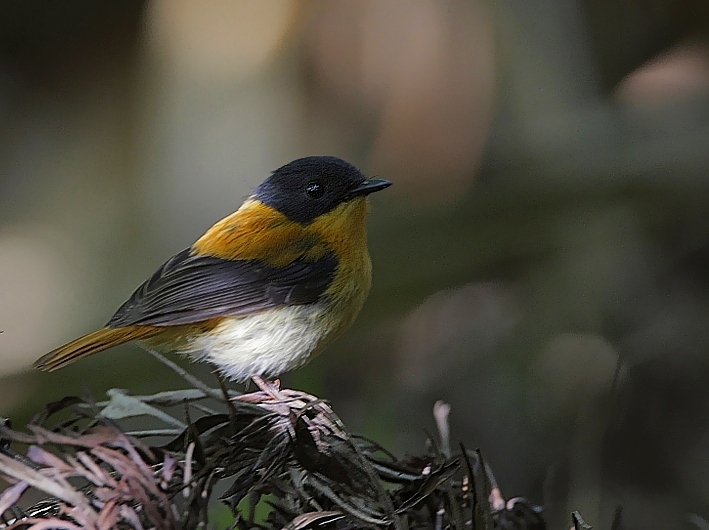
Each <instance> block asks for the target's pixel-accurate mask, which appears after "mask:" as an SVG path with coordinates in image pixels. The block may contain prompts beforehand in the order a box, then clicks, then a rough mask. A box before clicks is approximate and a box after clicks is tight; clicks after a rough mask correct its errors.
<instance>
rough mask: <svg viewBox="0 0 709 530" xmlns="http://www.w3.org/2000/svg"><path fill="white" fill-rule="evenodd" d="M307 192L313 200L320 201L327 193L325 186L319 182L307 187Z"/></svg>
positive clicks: (309, 184) (311, 183)
mask: <svg viewBox="0 0 709 530" xmlns="http://www.w3.org/2000/svg"><path fill="white" fill-rule="evenodd" d="M305 191H306V192H308V195H310V196H311V197H312V198H313V199H319V198H320V197H322V196H323V194H324V193H325V186H323V185H322V184H320V183H319V182H310V183H308V185H307V186H305Z"/></svg>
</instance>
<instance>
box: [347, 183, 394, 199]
mask: <svg viewBox="0 0 709 530" xmlns="http://www.w3.org/2000/svg"><path fill="white" fill-rule="evenodd" d="M389 186H391V182H389V181H388V180H384V179H367V180H365V181H364V182H362V183H361V184H359V185H358V186H357V187H356V188H353V189H351V190H350V193H349V197H348V198H349V199H354V198H355V197H359V196H360V195H369V194H370V193H374V192H375V191H379V190H383V189H384V188H388V187H389Z"/></svg>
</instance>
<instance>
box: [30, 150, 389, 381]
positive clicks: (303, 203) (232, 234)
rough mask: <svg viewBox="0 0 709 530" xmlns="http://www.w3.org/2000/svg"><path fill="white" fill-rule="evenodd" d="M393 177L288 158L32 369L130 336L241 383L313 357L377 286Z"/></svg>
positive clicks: (331, 161)
mask: <svg viewBox="0 0 709 530" xmlns="http://www.w3.org/2000/svg"><path fill="white" fill-rule="evenodd" d="M390 184H391V183H390V182H389V181H386V180H382V179H374V178H371V179H368V178H365V177H364V175H362V173H361V172H360V171H359V170H358V169H357V168H355V167H354V166H352V165H351V164H348V163H347V162H345V161H344V160H340V159H339V158H335V157H329V156H314V157H307V158H301V159H298V160H294V161H293V162H291V163H289V164H286V165H285V166H283V167H281V168H279V169H277V170H276V171H274V172H273V173H272V174H271V176H269V177H268V178H267V179H266V180H265V181H264V182H263V183H262V184H261V185H260V186H258V187H257V188H256V190H254V192H253V193H252V194H251V195H250V196H249V197H248V198H247V199H246V201H245V202H244V203H243V204H242V205H241V207H240V208H239V209H238V210H237V211H236V212H234V213H233V214H231V215H229V216H228V217H225V218H224V219H222V220H221V221H219V222H218V223H216V224H215V225H214V226H212V227H211V228H210V229H209V230H207V232H206V233H205V234H204V235H203V236H202V237H200V238H199V239H198V240H197V241H196V242H195V243H194V244H193V245H192V246H191V247H190V248H188V249H186V250H183V251H182V252H180V253H179V254H176V255H175V256H173V257H172V258H170V259H169V260H168V261H167V262H165V264H163V265H162V266H161V267H160V268H159V269H158V270H157V271H156V272H155V274H153V276H152V277H150V279H148V280H147V281H146V282H145V283H143V284H142V285H141V286H140V287H138V289H137V290H136V291H135V292H134V293H133V294H132V295H131V297H130V298H129V299H128V300H127V301H126V302H125V303H124V304H123V305H122V306H121V307H120V308H119V309H118V311H117V312H116V314H115V315H113V317H112V318H111V320H109V322H108V324H106V326H105V327H104V328H102V329H99V330H97V331H94V332H93V333H89V334H88V335H84V336H83V337H79V338H78V339H76V340H73V341H72V342H69V343H68V344H65V345H64V346H61V347H59V348H57V349H55V350H53V351H51V352H49V353H47V354H46V355H44V356H43V357H42V358H40V359H39V360H38V361H37V362H36V363H35V367H37V368H40V369H42V370H55V369H57V368H61V367H62V366H65V365H67V364H69V363H71V362H73V361H75V360H77V359H80V358H81V357H86V356H88V355H93V354H94V353H98V352H100V351H103V350H105V349H107V348H111V347H113V346H117V345H119V344H123V343H125V342H128V341H132V340H135V341H138V343H139V344H141V345H143V346H144V347H146V348H150V349H155V350H157V351H163V352H165V351H167V352H177V353H182V354H187V355H189V356H191V357H192V358H194V359H198V360H206V361H208V362H210V363H212V364H213V365H215V366H216V367H217V368H218V369H219V371H221V373H222V374H223V375H225V376H226V377H228V378H230V379H233V380H237V381H244V380H247V379H248V378H249V377H250V376H253V375H259V376H264V377H275V376H277V375H279V374H281V373H283V372H286V371H288V370H292V369H294V368H297V367H298V366H301V365H303V364H305V363H306V362H308V361H309V360H310V359H311V358H313V357H314V356H315V355H317V354H318V353H320V352H321V351H322V350H323V348H325V346H327V345H328V344H329V343H330V342H332V341H333V340H334V339H335V338H336V337H337V336H339V335H340V334H341V333H342V332H343V331H344V330H345V329H346V328H347V327H348V326H349V325H350V324H351V323H352V321H353V320H354V319H355V317H356V316H357V314H358V313H359V311H360V309H361V308H362V304H363V303H364V300H365V298H366V297H367V295H368V294H369V288H370V285H371V278H372V265H371V261H370V258H369V252H368V250H367V234H366V226H365V223H366V216H367V208H368V206H367V195H369V194H370V193H373V192H375V191H379V190H382V189H384V188H386V187H387V186H389V185H390Z"/></svg>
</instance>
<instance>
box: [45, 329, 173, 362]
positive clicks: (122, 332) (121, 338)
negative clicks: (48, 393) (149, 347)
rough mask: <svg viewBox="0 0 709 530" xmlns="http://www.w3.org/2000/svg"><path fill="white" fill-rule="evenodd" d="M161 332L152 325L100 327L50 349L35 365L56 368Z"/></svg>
mask: <svg viewBox="0 0 709 530" xmlns="http://www.w3.org/2000/svg"><path fill="white" fill-rule="evenodd" d="M159 332H160V328H155V327H151V326H126V327H123V328H115V329H109V328H103V329H99V330H97V331H94V332H93V333H89V334H88V335H84V336H83V337H79V338H78V339H75V340H73V341H71V342H69V343H67V344H65V345H64V346H60V347H59V348H57V349H55V350H52V351H50V352H49V353H47V354H46V355H43V356H42V357H40V358H39V359H37V360H36V361H35V363H34V365H33V366H34V367H35V368H39V369H40V370H48V371H52V370H56V369H57V368H62V367H63V366H66V365H67V364H70V363H73V362H74V361H76V360H77V359H81V358H82V357H88V356H89V355H93V354H94V353H98V352H100V351H103V350H106V349H108V348H112V347H113V346H118V345H119V344H123V343H125V342H128V341H131V340H139V339H146V338H148V337H152V336H153V335H156V334H157V333H159Z"/></svg>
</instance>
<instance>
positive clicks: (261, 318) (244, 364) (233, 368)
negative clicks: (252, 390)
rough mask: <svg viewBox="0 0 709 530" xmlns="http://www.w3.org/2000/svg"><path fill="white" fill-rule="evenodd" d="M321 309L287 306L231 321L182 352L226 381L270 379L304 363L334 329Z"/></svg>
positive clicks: (188, 345) (222, 324)
mask: <svg viewBox="0 0 709 530" xmlns="http://www.w3.org/2000/svg"><path fill="white" fill-rule="evenodd" d="M323 316H324V307H323V306H319V307H318V306H316V307H313V306H292V307H283V308H278V309H272V310H267V311H264V312H262V313H257V314H253V315H247V316H243V317H235V318H230V319H226V320H224V321H223V322H221V323H220V324H219V325H218V326H217V327H216V328H214V329H213V330H212V331H211V332H210V333H208V334H204V335H201V336H199V337H197V338H194V339H191V340H190V341H189V342H188V344H186V345H185V346H186V347H185V348H184V350H183V351H182V353H187V354H189V355H191V356H194V357H196V358H197V359H199V360H206V361H208V362H210V363H212V364H214V365H216V366H217V367H218V368H219V369H220V371H221V372H222V373H223V374H224V375H225V376H226V377H228V378H229V379H233V380H237V381H245V380H247V379H248V378H249V377H250V376H252V375H262V376H264V377H273V376H276V375H279V374H282V373H284V372H287V371H289V370H293V369H295V368H297V367H299V366H301V365H303V364H305V363H306V362H307V361H308V360H309V359H310V358H311V356H312V355H314V354H316V353H319V350H320V349H322V347H324V346H325V344H326V343H327V342H329V335H331V333H332V332H333V331H335V330H332V329H327V328H328V326H326V325H323V324H324V323H325V320H323Z"/></svg>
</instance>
